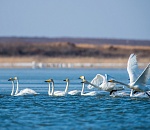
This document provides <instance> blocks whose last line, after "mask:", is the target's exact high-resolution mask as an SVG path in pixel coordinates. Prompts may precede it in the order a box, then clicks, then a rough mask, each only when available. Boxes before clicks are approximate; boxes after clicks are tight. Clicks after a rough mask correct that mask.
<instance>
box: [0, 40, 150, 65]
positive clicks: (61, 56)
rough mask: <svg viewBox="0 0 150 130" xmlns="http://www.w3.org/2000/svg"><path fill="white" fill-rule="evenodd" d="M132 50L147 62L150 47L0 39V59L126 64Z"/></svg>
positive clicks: (141, 60) (10, 60)
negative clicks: (3, 40) (4, 40)
mask: <svg viewBox="0 0 150 130" xmlns="http://www.w3.org/2000/svg"><path fill="white" fill-rule="evenodd" d="M131 53H135V54H136V55H137V56H138V60H139V61H140V62H146V63H147V62H149V61H150V56H149V54H150V46H149V45H147V46H139V45H136V46H135V45H115V44H89V43H87V44H86V43H78V44H75V43H71V42H32V43H30V42H29V41H27V40H24V41H18V40H16V41H7V43H6V42H1V41H0V62H1V63H2V62H32V61H36V62H52V63H55V62H57V63H59V62H61V63H62V62H64V63H67V62H69V63H85V62H86V63H88V62H89V63H107V62H111V63H114V62H115V63H116V62H117V63H126V62H127V59H128V57H129V55H130V54H131Z"/></svg>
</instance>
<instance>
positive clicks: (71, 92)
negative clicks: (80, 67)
mask: <svg viewBox="0 0 150 130" xmlns="http://www.w3.org/2000/svg"><path fill="white" fill-rule="evenodd" d="M64 81H66V83H67V84H66V88H68V87H69V83H70V80H69V79H68V78H66V79H65V80H64ZM68 94H69V95H80V94H81V91H79V90H72V91H69V92H68Z"/></svg>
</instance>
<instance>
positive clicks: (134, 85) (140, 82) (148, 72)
mask: <svg viewBox="0 0 150 130" xmlns="http://www.w3.org/2000/svg"><path fill="white" fill-rule="evenodd" d="M127 71H128V74H129V78H130V83H129V84H125V83H122V82H120V81H116V80H109V82H113V83H119V84H122V85H124V86H126V87H128V88H130V89H131V93H130V97H132V96H133V94H135V93H136V92H145V93H146V94H147V95H148V96H149V97H150V94H149V91H150V88H149V87H147V86H146V83H147V81H148V79H149V78H150V64H148V65H147V67H146V68H145V69H144V71H143V72H142V73H141V75H140V76H138V78H136V77H137V71H138V64H137V60H136V55H134V54H131V55H130V57H129V60H128V64H127ZM133 90H134V92H133ZM139 95H140V94H139Z"/></svg>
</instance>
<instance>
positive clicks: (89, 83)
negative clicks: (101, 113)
mask: <svg viewBox="0 0 150 130" xmlns="http://www.w3.org/2000/svg"><path fill="white" fill-rule="evenodd" d="M87 82H88V81H87ZM88 83H89V84H90V85H92V86H94V87H95V88H98V89H99V87H98V86H97V85H95V84H92V83H90V82H88Z"/></svg>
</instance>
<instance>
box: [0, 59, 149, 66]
mask: <svg viewBox="0 0 150 130" xmlns="http://www.w3.org/2000/svg"><path fill="white" fill-rule="evenodd" d="M127 61H128V58H94V57H67V58H65V57H54V58H51V57H38V56H34V57H31V56H30V57H27V56H26V57H0V68H126V65H127ZM149 61H150V59H148V58H145V59H143V58H142V59H140V58H139V59H138V63H139V66H140V67H141V68H144V67H145V66H146V65H147V64H148V63H149Z"/></svg>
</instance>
